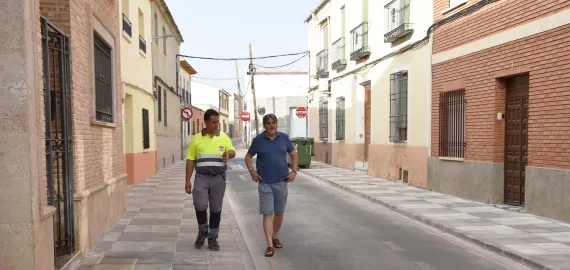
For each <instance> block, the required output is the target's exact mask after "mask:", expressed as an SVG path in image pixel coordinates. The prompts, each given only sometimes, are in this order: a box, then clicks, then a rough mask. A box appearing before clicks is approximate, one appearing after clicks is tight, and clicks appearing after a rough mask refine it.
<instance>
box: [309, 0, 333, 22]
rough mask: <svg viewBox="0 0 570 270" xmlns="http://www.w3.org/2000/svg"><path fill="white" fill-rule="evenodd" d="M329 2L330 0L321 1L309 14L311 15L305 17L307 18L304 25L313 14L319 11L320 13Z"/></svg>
mask: <svg viewBox="0 0 570 270" xmlns="http://www.w3.org/2000/svg"><path fill="white" fill-rule="evenodd" d="M328 2H330V0H322V1H321V3H319V5H318V6H317V7H316V8H315V9H314V10H313V12H311V14H309V16H307V18H306V19H305V23H308V22H309V21H310V20H311V19H312V18H313V14H316V13H318V12H319V11H321V9H322V8H323V7H324V6H325V5H326V4H327V3H328Z"/></svg>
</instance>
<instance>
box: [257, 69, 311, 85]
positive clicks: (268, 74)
mask: <svg viewBox="0 0 570 270" xmlns="http://www.w3.org/2000/svg"><path fill="white" fill-rule="evenodd" d="M260 70H261V71H263V69H261V68H260ZM266 72H267V71H266ZM253 74H255V71H254V73H253ZM263 76H269V77H271V78H273V79H275V80H278V81H280V82H282V83H285V84H288V85H291V86H295V87H298V88H301V89H304V90H310V89H309V88H307V87H303V86H299V85H296V84H292V83H290V82H287V81H284V80H281V79H279V78H277V77H274V76H272V75H271V74H270V73H266V74H263Z"/></svg>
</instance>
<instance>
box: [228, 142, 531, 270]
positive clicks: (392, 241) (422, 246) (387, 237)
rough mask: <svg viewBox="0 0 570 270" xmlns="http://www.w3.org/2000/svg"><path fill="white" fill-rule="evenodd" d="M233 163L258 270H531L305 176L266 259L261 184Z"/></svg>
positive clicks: (237, 208) (232, 196)
mask: <svg viewBox="0 0 570 270" xmlns="http://www.w3.org/2000/svg"><path fill="white" fill-rule="evenodd" d="M239 156H242V153H240V154H239ZM230 166H231V167H232V168H233V170H232V171H230V172H229V173H228V192H227V197H228V200H230V201H231V205H232V208H233V209H234V213H236V216H237V220H238V223H239V224H240V229H241V231H242V234H243V235H244V238H245V239H246V241H247V243H248V247H249V250H250V253H251V257H252V259H253V261H254V262H255V264H256V266H257V269H527V268H526V267H525V266H522V265H520V264H518V263H515V262H513V261H511V260H510V259H507V258H504V257H502V256H498V255H495V254H494V253H492V252H489V251H486V250H483V249H481V248H479V247H477V246H475V245H472V244H470V243H467V242H464V241H461V240H458V239H457V238H455V237H451V236H449V235H447V234H443V233H441V232H439V231H437V230H435V229H432V228H431V227H427V226H425V225H423V224H420V223H418V222H416V221H413V220H411V219H409V218H406V217H403V216H402V215H400V214H397V213H395V212H393V211H390V210H388V209H386V208H384V207H381V206H378V205H377V204H374V203H371V202H369V201H367V200H364V199H362V198H359V197H357V196H355V195H352V194H350V193H348V192H345V191H342V190H340V189H337V188H335V187H332V186H331V185H328V184H325V183H323V182H321V181H319V180H316V179H313V178H309V177H306V176H304V175H303V174H299V176H298V177H297V179H296V181H295V183H294V184H292V185H290V190H289V202H288V208H287V214H286V217H285V222H284V226H283V229H282V234H281V235H280V239H281V240H282V242H283V244H284V246H285V247H284V248H283V249H276V253H275V256H274V257H273V258H270V259H267V258H265V257H263V252H264V251H265V247H266V246H265V240H264V239H265V238H264V235H263V229H262V223H261V217H260V216H259V215H258V199H257V198H258V197H257V188H256V184H255V183H253V182H252V181H251V179H250V178H249V174H248V172H247V170H245V168H244V165H243V162H242V161H241V160H234V161H232V162H231V163H230Z"/></svg>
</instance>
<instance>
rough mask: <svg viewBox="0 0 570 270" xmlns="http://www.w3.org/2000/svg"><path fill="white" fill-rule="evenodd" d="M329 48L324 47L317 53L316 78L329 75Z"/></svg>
mask: <svg viewBox="0 0 570 270" xmlns="http://www.w3.org/2000/svg"><path fill="white" fill-rule="evenodd" d="M328 65H329V50H327V49H324V50H322V51H321V52H319V53H317V78H325V77H327V76H329V68H328Z"/></svg>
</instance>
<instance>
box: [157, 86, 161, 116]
mask: <svg viewBox="0 0 570 270" xmlns="http://www.w3.org/2000/svg"><path fill="white" fill-rule="evenodd" d="M160 121H162V88H160V86H159V87H158V122H160Z"/></svg>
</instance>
